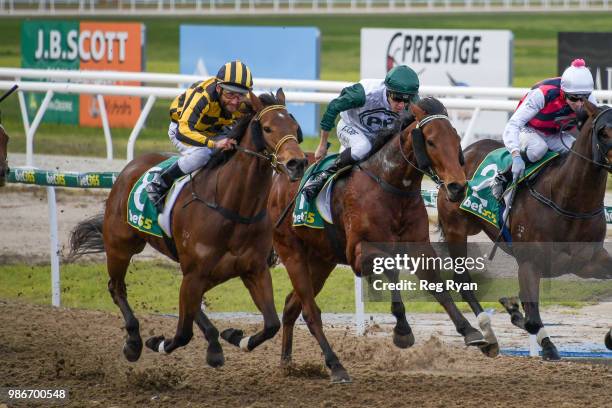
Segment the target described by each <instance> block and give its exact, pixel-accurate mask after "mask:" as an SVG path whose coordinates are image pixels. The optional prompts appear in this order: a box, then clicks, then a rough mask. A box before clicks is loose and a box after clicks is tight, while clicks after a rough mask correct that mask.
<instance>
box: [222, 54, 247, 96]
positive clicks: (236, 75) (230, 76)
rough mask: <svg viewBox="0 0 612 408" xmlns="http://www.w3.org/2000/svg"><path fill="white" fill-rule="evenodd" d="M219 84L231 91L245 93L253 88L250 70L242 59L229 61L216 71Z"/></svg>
mask: <svg viewBox="0 0 612 408" xmlns="http://www.w3.org/2000/svg"><path fill="white" fill-rule="evenodd" d="M217 79H218V80H219V85H221V87H222V88H223V89H227V90H228V91H232V92H240V93H246V92H248V91H250V90H251V89H253V76H252V75H251V70H250V69H249V67H247V66H246V65H245V64H244V63H243V62H242V61H240V60H236V61H230V62H228V63H226V64H225V65H223V66H222V67H221V69H220V70H219V72H218V73H217Z"/></svg>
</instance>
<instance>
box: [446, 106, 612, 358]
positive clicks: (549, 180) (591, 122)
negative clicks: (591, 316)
mask: <svg viewBox="0 0 612 408" xmlns="http://www.w3.org/2000/svg"><path fill="white" fill-rule="evenodd" d="M607 109H608V108H597V107H596V106H595V105H593V104H591V103H589V102H586V103H585V112H586V113H587V114H588V119H587V121H586V122H585V124H584V126H583V127H582V130H581V132H580V134H579V136H578V138H577V140H576V143H575V144H574V146H573V148H572V150H571V152H570V153H569V154H568V155H567V156H566V157H565V158H559V159H556V160H554V161H553V162H552V163H551V164H550V165H549V166H547V167H546V168H545V169H544V170H542V171H541V173H540V175H539V176H538V178H537V179H536V180H535V181H534V182H532V181H528V183H527V184H528V186H527V187H528V188H519V190H518V191H517V192H516V196H515V199H514V204H513V206H512V211H511V214H510V216H509V220H508V227H509V230H510V233H511V236H512V242H513V243H529V245H520V244H517V245H514V246H513V247H512V249H509V248H508V247H507V246H506V245H502V248H504V249H505V250H506V251H509V252H512V254H513V255H514V257H515V258H516V260H517V262H518V264H519V270H518V278H519V288H520V293H519V298H520V299H521V303H522V305H523V308H524V310H525V316H526V317H525V318H523V316H522V314H521V313H520V311H519V306H518V304H516V303H515V302H510V303H508V302H505V301H504V302H502V303H504V306H505V307H506V309H507V310H508V312H509V313H510V314H511V315H512V322H513V323H514V324H515V325H517V326H518V327H520V328H522V329H525V330H526V331H527V332H529V333H530V334H533V335H537V336H538V342H539V343H540V345H541V346H542V349H543V350H542V355H543V358H544V359H547V360H548V359H550V360H556V359H559V353H558V352H557V349H556V347H555V345H554V344H553V343H552V341H551V340H550V337H548V335H547V334H546V331H545V329H544V325H543V323H542V320H541V318H540V312H539V304H538V303H539V287H540V278H541V277H542V276H551V277H553V276H558V275H561V274H564V273H568V270H567V269H566V268H557V269H555V268H551V266H550V265H551V263H550V262H551V260H552V259H558V257H559V256H561V253H558V252H555V253H554V254H555V257H554V258H553V257H552V255H551V252H550V246H551V243H553V242H554V243H556V244H555V245H556V246H559V247H561V245H560V244H558V243H571V242H573V243H576V242H583V243H593V244H592V245H589V248H590V253H589V255H588V258H589V260H588V262H587V263H586V264H584V265H582V266H581V267H579V268H572V270H571V272H573V273H575V274H576V275H578V276H581V277H585V278H600V279H610V278H612V258H611V257H610V255H609V254H608V253H607V251H606V250H605V249H604V248H603V241H604V239H605V236H606V220H605V216H604V213H603V200H604V195H605V191H606V180H607V176H608V173H609V172H610V171H612V166H611V163H612V149H611V148H612V110H607ZM499 147H503V145H502V144H501V143H499V142H496V141H492V140H483V141H479V142H476V143H474V144H472V145H471V146H469V148H468V149H466V151H465V160H466V162H465V163H466V165H465V170H466V173H467V175H468V177H471V176H472V175H473V174H474V172H475V170H476V168H477V167H478V165H479V164H480V163H481V162H482V160H483V159H484V158H485V156H486V155H487V154H488V153H489V152H491V151H492V150H494V149H497V148H499ZM438 217H439V221H440V225H441V227H442V231H443V233H444V236H445V237H446V241H447V242H448V243H449V244H451V245H449V250H450V252H451V256H457V257H462V256H465V254H466V250H467V236H468V235H475V234H477V233H479V232H480V231H484V232H485V233H486V234H487V235H488V236H489V238H491V239H495V238H496V237H497V236H498V232H499V230H498V229H497V228H495V227H493V226H492V225H491V224H489V223H487V222H485V221H483V220H481V219H480V218H478V217H476V216H474V215H471V214H469V213H466V212H465V211H463V210H460V209H459V203H453V202H450V201H448V200H447V199H446V193H445V192H444V191H442V192H441V194H440V195H439V196H438ZM584 249H585V246H584V245H573V246H570V245H563V246H562V251H563V252H565V256H569V258H570V259H573V258H576V259H578V258H580V257H583V256H584V254H582V253H579V252H580V251H583V250H584ZM534 255H535V256H534ZM465 275H468V274H467V273H466V274H465ZM470 305H471V306H472V308H480V305H479V304H478V302H477V301H476V300H475V299H474V301H473V302H471V303H470Z"/></svg>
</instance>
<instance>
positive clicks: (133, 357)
mask: <svg viewBox="0 0 612 408" xmlns="http://www.w3.org/2000/svg"><path fill="white" fill-rule="evenodd" d="M141 354H142V340H141V339H140V338H138V340H128V341H126V342H125V343H124V344H123V355H124V356H125V358H126V359H127V361H129V362H130V363H133V362H135V361H138V359H139V358H140V355H141Z"/></svg>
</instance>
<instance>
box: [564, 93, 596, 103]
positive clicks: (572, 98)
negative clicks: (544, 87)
mask: <svg viewBox="0 0 612 408" xmlns="http://www.w3.org/2000/svg"><path fill="white" fill-rule="evenodd" d="M589 96H591V94H590V93H589V94H565V98H566V99H567V100H568V101H570V102H580V101H582V100H586V99H588V98H589Z"/></svg>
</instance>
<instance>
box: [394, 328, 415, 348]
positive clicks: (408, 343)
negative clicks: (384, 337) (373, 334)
mask: <svg viewBox="0 0 612 408" xmlns="http://www.w3.org/2000/svg"><path fill="white" fill-rule="evenodd" d="M393 344H395V345H396V346H397V347H399V348H402V349H407V348H408V347H412V346H414V334H413V333H412V332H410V333H408V334H399V333H397V332H396V331H395V330H394V331H393Z"/></svg>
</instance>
